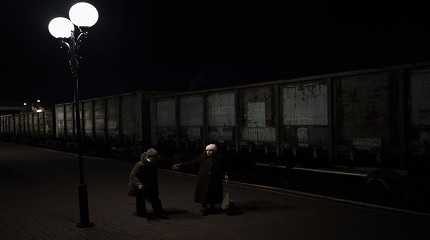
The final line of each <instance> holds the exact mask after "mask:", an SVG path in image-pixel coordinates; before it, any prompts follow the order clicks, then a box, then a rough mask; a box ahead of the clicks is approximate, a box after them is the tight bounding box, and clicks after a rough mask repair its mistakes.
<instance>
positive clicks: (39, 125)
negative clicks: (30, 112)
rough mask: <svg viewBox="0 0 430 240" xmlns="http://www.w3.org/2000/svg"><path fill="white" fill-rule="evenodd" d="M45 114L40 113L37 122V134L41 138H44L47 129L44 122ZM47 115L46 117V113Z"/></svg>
mask: <svg viewBox="0 0 430 240" xmlns="http://www.w3.org/2000/svg"><path fill="white" fill-rule="evenodd" d="M43 114H44V113H38V114H37V119H36V120H35V121H36V124H37V125H36V126H37V128H36V131H37V134H38V135H39V136H44V132H43V129H44V127H45V123H44V122H43ZM45 115H46V112H45Z"/></svg>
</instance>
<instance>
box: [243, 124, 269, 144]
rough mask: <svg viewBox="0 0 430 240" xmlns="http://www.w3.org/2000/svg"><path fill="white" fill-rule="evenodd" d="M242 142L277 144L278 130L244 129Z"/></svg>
mask: <svg viewBox="0 0 430 240" xmlns="http://www.w3.org/2000/svg"><path fill="white" fill-rule="evenodd" d="M241 140H242V141H252V142H257V143H258V142H275V141H276V129H275V128H262V127H243V128H242V131H241Z"/></svg>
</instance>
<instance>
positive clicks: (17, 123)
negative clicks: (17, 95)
mask: <svg viewBox="0 0 430 240" xmlns="http://www.w3.org/2000/svg"><path fill="white" fill-rule="evenodd" d="M14 118H15V128H16V129H15V131H16V135H20V134H21V133H22V128H21V117H20V115H19V114H15V115H14Z"/></svg>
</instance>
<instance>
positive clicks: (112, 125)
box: [107, 97, 119, 137]
mask: <svg viewBox="0 0 430 240" xmlns="http://www.w3.org/2000/svg"><path fill="white" fill-rule="evenodd" d="M118 120H119V100H118V97H113V98H109V99H108V100H107V129H108V134H109V136H111V137H115V136H118V133H119V132H118V131H119V122H118Z"/></svg>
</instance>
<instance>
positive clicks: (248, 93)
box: [240, 86, 276, 142]
mask: <svg viewBox="0 0 430 240" xmlns="http://www.w3.org/2000/svg"><path fill="white" fill-rule="evenodd" d="M272 96H273V91H272V87H271V86H269V87H258V88H248V89H244V90H242V91H241V94H240V107H241V109H242V111H241V113H242V114H241V115H242V116H241V122H242V124H241V125H242V126H243V127H242V129H241V140H242V141H252V142H274V141H276V129H275V126H274V125H275V124H274V118H273V116H274V113H273V106H274V104H273V99H272Z"/></svg>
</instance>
